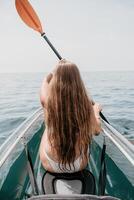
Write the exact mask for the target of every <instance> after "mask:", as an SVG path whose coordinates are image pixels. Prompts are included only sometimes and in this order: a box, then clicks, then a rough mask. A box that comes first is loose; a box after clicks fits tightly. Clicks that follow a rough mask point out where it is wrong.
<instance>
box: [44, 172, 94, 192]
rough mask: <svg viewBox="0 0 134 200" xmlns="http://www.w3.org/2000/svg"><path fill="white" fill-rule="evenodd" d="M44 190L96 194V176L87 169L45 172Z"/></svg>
mask: <svg viewBox="0 0 134 200" xmlns="http://www.w3.org/2000/svg"><path fill="white" fill-rule="evenodd" d="M42 191H43V193H44V194H95V178H94V176H93V174H92V173H91V172H90V171H89V170H86V169H84V170H82V171H79V172H75V173H50V172H45V174H44V175H43V178H42Z"/></svg>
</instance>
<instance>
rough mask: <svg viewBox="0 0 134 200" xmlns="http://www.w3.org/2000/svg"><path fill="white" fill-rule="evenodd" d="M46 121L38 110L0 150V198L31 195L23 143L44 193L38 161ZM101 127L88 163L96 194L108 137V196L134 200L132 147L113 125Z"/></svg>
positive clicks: (5, 199)
mask: <svg viewBox="0 0 134 200" xmlns="http://www.w3.org/2000/svg"><path fill="white" fill-rule="evenodd" d="M43 121H44V117H43V112H42V110H41V109H39V110H37V111H36V112H35V113H34V114H33V115H32V116H31V117H30V118H29V119H28V120H26V121H25V122H24V123H23V124H22V125H21V126H20V127H19V128H18V129H17V130H16V132H15V133H13V134H12V135H11V136H10V137H9V138H8V140H7V141H6V142H5V143H4V144H3V145H2V146H1V147H0V199H3V200H7V199H8V200H9V199H10V200H17V199H19V200H21V199H25V198H26V197H27V196H29V194H31V185H30V181H29V176H28V171H27V158H26V154H25V150H24V144H27V146H28V149H29V152H30V155H31V158H32V163H33V165H34V171H35V174H36V177H37V183H38V187H39V190H40V194H42V192H41V179H42V175H43V173H44V169H43V168H42V166H41V163H40V160H39V144H40V140H41V137H42V134H43V132H44V129H45V125H44V123H43ZM102 125H103V133H102V134H100V135H99V136H95V137H94V139H93V142H92V144H91V156H90V162H89V168H90V170H91V171H92V173H93V174H94V176H95V179H96V189H97V190H96V191H98V177H99V172H100V154H101V150H102V146H103V141H104V137H105V141H106V168H107V176H106V178H107V179H106V190H105V193H106V195H110V196H114V197H117V198H120V199H122V200H132V199H133V197H134V173H133V172H134V157H133V156H134V148H133V145H131V144H130V143H129V142H128V141H127V140H126V139H124V137H123V136H122V135H121V134H120V133H118V132H117V131H116V130H115V129H114V128H113V127H111V126H110V125H108V124H106V123H105V122H102ZM122 137H123V138H122ZM128 144H129V147H128Z"/></svg>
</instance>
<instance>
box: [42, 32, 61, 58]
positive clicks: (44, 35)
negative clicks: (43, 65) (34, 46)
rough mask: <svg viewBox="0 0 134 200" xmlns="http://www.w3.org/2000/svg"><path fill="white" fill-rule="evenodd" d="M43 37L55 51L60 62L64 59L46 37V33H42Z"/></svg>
mask: <svg viewBox="0 0 134 200" xmlns="http://www.w3.org/2000/svg"><path fill="white" fill-rule="evenodd" d="M41 36H42V37H43V38H44V39H45V40H46V42H47V43H48V45H49V46H50V47H51V49H52V50H53V51H54V53H55V54H56V56H57V57H58V58H59V60H61V59H62V57H61V56H60V54H59V53H58V51H57V50H56V49H55V47H54V46H53V45H52V43H51V42H50V40H49V39H48V37H47V36H46V34H45V33H42V34H41Z"/></svg>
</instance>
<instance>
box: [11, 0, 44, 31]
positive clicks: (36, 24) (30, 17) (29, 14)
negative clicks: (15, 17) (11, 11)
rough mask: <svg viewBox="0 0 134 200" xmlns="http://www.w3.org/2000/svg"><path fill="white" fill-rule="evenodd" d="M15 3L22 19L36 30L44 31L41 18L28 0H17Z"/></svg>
mask: <svg viewBox="0 0 134 200" xmlns="http://www.w3.org/2000/svg"><path fill="white" fill-rule="evenodd" d="M15 5H16V9H17V11H18V14H19V16H20V17H21V19H22V20H23V21H24V22H25V23H26V24H27V25H28V26H30V27H31V28H33V29H34V30H36V31H38V32H39V33H43V30H42V26H41V23H40V20H39V18H38V16H37V14H36V12H35V11H34V9H33V8H32V6H31V4H30V3H29V2H28V0H16V1H15Z"/></svg>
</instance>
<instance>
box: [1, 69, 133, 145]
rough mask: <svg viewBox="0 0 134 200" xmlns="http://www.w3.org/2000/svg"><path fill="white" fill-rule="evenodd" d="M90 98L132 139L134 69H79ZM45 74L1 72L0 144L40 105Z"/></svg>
mask: <svg viewBox="0 0 134 200" xmlns="http://www.w3.org/2000/svg"><path fill="white" fill-rule="evenodd" d="M81 74H82V78H83V80H84V83H85V85H86V87H87V89H88V91H89V93H90V95H91V96H92V98H93V100H94V101H96V102H98V103H100V104H101V105H102V108H103V114H104V115H105V116H106V118H107V119H108V120H109V121H110V122H111V124H112V125H113V126H114V127H116V129H117V130H119V132H121V133H122V134H123V135H124V136H125V137H126V138H127V139H129V140H131V141H132V140H134V71H131V72H81ZM45 75H46V73H22V74H19V73H18V74H17V73H14V74H7V73H5V74H0V145H1V144H2V143H3V142H4V141H5V140H6V139H7V138H8V137H9V135H11V134H12V133H13V131H14V130H15V129H16V128H17V127H18V126H19V125H20V124H21V123H22V122H23V121H24V120H25V119H26V118H27V117H28V116H29V115H31V114H32V113H33V112H34V111H35V110H36V109H38V108H39V107H40V106H41V105H40V98H39V93H40V86H41V82H42V80H43V77H44V76H45Z"/></svg>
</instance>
